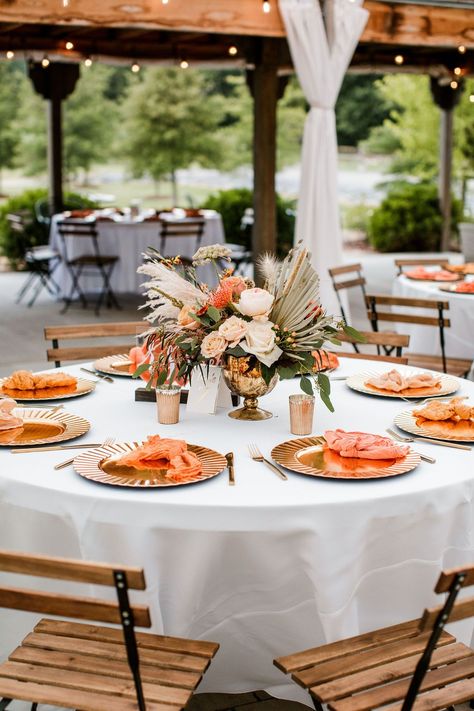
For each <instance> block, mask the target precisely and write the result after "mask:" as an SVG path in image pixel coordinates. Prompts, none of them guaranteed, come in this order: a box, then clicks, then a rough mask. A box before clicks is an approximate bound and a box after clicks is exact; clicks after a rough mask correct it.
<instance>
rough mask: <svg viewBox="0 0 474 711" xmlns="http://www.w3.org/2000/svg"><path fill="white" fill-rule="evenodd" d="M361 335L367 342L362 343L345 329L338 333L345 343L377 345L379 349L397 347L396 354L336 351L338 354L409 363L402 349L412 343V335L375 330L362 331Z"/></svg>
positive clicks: (401, 363)
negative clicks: (377, 331)
mask: <svg viewBox="0 0 474 711" xmlns="http://www.w3.org/2000/svg"><path fill="white" fill-rule="evenodd" d="M360 333H361V335H362V336H363V337H364V340H365V343H363V344H361V343H360V342H358V341H356V339H355V338H352V337H351V336H348V335H347V333H345V332H344V331H342V332H339V333H338V334H337V335H336V338H338V339H339V340H340V341H342V342H343V343H352V344H353V345H356V344H358V345H359V346H361V345H362V346H364V345H371V346H376V348H377V350H378V351H379V349H380V348H390V349H391V350H393V349H395V352H396V356H388V355H381V354H380V353H379V352H378V353H361V352H357V353H345V352H340V351H336V355H337V356H340V357H343V358H360V359H364V360H378V361H385V362H387V363H398V364H399V365H407V364H408V358H407V357H406V356H403V355H402V349H403V348H408V345H409V343H410V336H405V335H403V334H401V333H383V332H382V333H376V332H373V331H360Z"/></svg>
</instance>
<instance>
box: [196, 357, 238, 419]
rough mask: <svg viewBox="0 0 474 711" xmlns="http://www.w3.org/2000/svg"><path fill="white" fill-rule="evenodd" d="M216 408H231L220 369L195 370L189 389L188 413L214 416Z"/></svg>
mask: <svg viewBox="0 0 474 711" xmlns="http://www.w3.org/2000/svg"><path fill="white" fill-rule="evenodd" d="M218 407H227V408H230V407H232V397H231V393H230V390H229V388H228V387H227V385H226V384H225V381H224V378H223V376H222V369H221V368H219V367H218V366H216V365H211V366H209V368H203V369H202V372H201V371H200V370H199V369H198V368H196V369H195V371H194V373H193V376H192V381H191V384H190V387H189V395H188V404H187V407H186V409H187V411H188V412H202V413H206V414H210V415H215V414H216V410H217V408H218Z"/></svg>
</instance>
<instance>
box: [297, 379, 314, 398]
mask: <svg viewBox="0 0 474 711" xmlns="http://www.w3.org/2000/svg"><path fill="white" fill-rule="evenodd" d="M300 388H301V390H302V391H303V392H304V393H306V395H314V391H313V384H312V382H311V380H310V379H309V378H307V377H306V376H305V375H302V376H301V378H300Z"/></svg>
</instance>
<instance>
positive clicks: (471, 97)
mask: <svg viewBox="0 0 474 711" xmlns="http://www.w3.org/2000/svg"><path fill="white" fill-rule="evenodd" d="M469 101H470V102H471V104H474V94H471V95H470V96H469Z"/></svg>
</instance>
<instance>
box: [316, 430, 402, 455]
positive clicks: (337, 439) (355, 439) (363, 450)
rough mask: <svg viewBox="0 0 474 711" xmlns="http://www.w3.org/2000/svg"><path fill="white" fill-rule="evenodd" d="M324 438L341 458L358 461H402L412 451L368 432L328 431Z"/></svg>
mask: <svg viewBox="0 0 474 711" xmlns="http://www.w3.org/2000/svg"><path fill="white" fill-rule="evenodd" d="M324 437H325V439H326V442H327V446H328V447H329V449H332V450H334V451H335V452H337V453H338V454H339V455H340V456H341V457H352V458H358V459H401V458H402V457H405V456H406V455H407V454H408V452H409V451H410V447H407V446H405V445H400V446H399V445H396V444H394V443H393V441H392V440H391V439H389V438H388V437H381V436H380V435H374V434H368V433H367V432H345V431H344V430H327V431H326V432H325V433H324Z"/></svg>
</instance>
